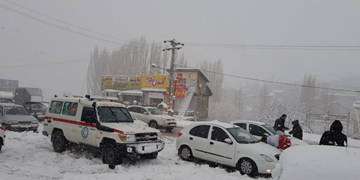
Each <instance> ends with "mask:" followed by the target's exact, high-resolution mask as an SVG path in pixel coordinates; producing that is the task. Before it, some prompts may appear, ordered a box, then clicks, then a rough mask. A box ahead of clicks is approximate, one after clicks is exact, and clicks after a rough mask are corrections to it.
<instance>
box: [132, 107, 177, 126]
mask: <svg viewBox="0 0 360 180" xmlns="http://www.w3.org/2000/svg"><path fill="white" fill-rule="evenodd" d="M128 110H129V112H130V114H131V116H132V117H133V118H134V119H137V120H141V121H143V122H145V123H146V124H148V125H149V126H150V127H152V128H156V129H159V128H164V129H166V130H167V131H169V132H171V131H172V130H173V129H174V128H175V127H176V121H175V118H174V117H171V116H169V115H166V114H163V113H162V112H161V111H160V110H159V109H157V108H155V107H143V106H129V107H128Z"/></svg>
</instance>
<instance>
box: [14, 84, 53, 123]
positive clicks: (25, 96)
mask: <svg viewBox="0 0 360 180" xmlns="http://www.w3.org/2000/svg"><path fill="white" fill-rule="evenodd" d="M14 100H15V103H16V104H19V105H22V106H24V107H25V109H26V110H27V111H28V112H29V113H31V114H32V115H33V116H35V117H36V118H37V119H39V120H40V121H41V120H42V119H43V118H44V117H45V116H44V115H45V113H46V109H47V106H46V105H45V104H44V103H43V94H42V90H41V89H40V88H30V87H20V88H16V89H15V97H14Z"/></svg>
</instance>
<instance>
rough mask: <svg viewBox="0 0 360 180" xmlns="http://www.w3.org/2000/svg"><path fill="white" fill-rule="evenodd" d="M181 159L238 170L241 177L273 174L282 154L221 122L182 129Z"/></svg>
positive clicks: (245, 132) (242, 130)
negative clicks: (244, 175)
mask: <svg viewBox="0 0 360 180" xmlns="http://www.w3.org/2000/svg"><path fill="white" fill-rule="evenodd" d="M176 148H177V150H178V155H179V157H180V158H181V159H183V160H187V161H191V160H193V159H194V158H196V159H202V160H206V161H210V162H213V163H217V164H221V165H225V166H228V167H233V168H236V169H237V170H239V171H240V173H241V174H247V175H249V176H256V175H258V174H271V171H272V169H273V168H274V167H275V164H276V163H277V162H278V160H279V156H280V151H279V150H278V149H276V148H274V147H273V146H270V145H268V144H266V143H263V142H260V141H259V140H257V139H256V138H255V137H254V136H252V135H251V134H249V133H248V132H247V131H245V130H244V129H242V128H240V127H238V126H235V125H232V124H229V123H223V122H220V121H211V122H196V123H193V124H192V125H190V126H186V127H185V128H184V129H182V130H181V131H180V132H179V134H178V137H177V140H176Z"/></svg>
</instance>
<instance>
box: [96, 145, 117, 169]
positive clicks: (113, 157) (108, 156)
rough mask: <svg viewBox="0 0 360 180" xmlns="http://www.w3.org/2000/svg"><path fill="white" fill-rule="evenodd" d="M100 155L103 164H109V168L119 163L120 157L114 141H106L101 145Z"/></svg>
mask: <svg viewBox="0 0 360 180" xmlns="http://www.w3.org/2000/svg"><path fill="white" fill-rule="evenodd" d="M101 157H102V161H103V163H104V164H109V168H110V169H113V167H114V168H115V165H118V164H121V163H122V159H121V158H120V156H119V154H118V152H117V150H116V146H115V144H114V143H110V142H107V143H105V144H104V145H102V147H101Z"/></svg>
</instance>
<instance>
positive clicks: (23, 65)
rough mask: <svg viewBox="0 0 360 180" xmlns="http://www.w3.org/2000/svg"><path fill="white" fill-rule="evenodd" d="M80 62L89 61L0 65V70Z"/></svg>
mask: <svg viewBox="0 0 360 180" xmlns="http://www.w3.org/2000/svg"><path fill="white" fill-rule="evenodd" d="M81 62H89V60H83V59H73V60H64V61H53V62H42V63H31V64H15V65H1V66H0V69H14V68H27V67H31V66H35V67H42V66H44V65H58V64H74V63H81Z"/></svg>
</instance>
